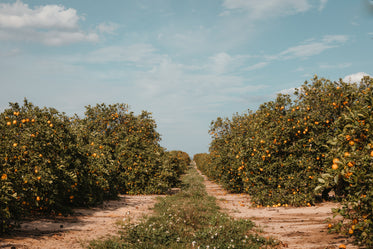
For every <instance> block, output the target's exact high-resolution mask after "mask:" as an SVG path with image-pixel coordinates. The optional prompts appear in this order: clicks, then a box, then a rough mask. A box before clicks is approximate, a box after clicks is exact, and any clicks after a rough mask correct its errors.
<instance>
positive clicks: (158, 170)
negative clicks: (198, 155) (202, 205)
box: [0, 100, 190, 232]
mask: <svg viewBox="0 0 373 249" xmlns="http://www.w3.org/2000/svg"><path fill="white" fill-rule="evenodd" d="M85 114H86V115H85V117H84V118H79V117H77V116H75V117H73V118H68V117H67V116H66V115H65V114H63V113H59V112H58V111H57V110H55V109H53V108H39V107H36V106H34V105H32V104H31V103H29V102H28V101H27V100H25V102H24V105H23V106H20V105H19V104H17V103H14V104H13V103H11V104H10V108H9V109H6V110H5V111H4V112H3V113H1V114H0V137H1V140H0V165H1V167H0V176H1V179H0V183H1V185H0V219H1V222H0V229H1V230H0V232H5V231H7V230H8V229H9V226H11V224H12V221H16V220H17V219H20V218H23V217H24V216H28V215H30V214H40V213H44V214H59V213H61V214H64V213H67V212H70V208H71V207H73V206H89V205H95V204H97V203H101V202H102V201H103V200H104V199H107V198H115V197H116V196H117V194H118V193H129V194H142V193H163V192H165V191H167V190H168V189H169V188H171V187H174V186H175V185H176V184H178V183H179V176H180V174H182V173H183V172H184V170H185V169H186V166H187V164H189V162H190V159H189V156H188V155H187V154H186V153H184V152H181V151H177V152H166V151H165V149H164V148H162V147H161V146H160V144H159V141H160V135H159V133H158V132H157V131H156V124H155V121H154V120H153V119H152V118H151V115H150V113H148V112H145V111H143V112H142V113H141V114H140V115H134V113H133V112H130V113H128V108H127V105H124V104H114V105H108V106H107V105H105V104H100V105H96V106H95V107H92V106H88V107H86V113H85Z"/></svg>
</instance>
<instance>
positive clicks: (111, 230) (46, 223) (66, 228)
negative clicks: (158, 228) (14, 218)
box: [0, 195, 156, 249]
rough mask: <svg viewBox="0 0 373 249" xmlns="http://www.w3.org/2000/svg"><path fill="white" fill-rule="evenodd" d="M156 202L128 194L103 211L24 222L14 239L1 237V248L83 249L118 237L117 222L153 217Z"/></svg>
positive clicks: (80, 210)
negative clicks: (94, 240) (91, 243)
mask: <svg viewBox="0 0 373 249" xmlns="http://www.w3.org/2000/svg"><path fill="white" fill-rule="evenodd" d="M155 202H156V196H155V195H139V196H127V195H125V196H120V199H119V200H117V201H108V202H105V203H104V204H103V205H102V207H100V208H91V209H76V210H75V215H74V216H71V217H60V218H56V219H41V220H35V221H30V222H25V223H23V224H22V226H21V228H20V229H19V230H18V231H15V232H14V233H12V235H11V236H8V237H5V238H4V237H3V238H0V248H1V249H4V248H9V249H20V248H22V249H25V248H29V249H36V248H40V249H41V248H48V249H67V248H69V249H77V248H84V246H86V245H87V244H88V242H89V241H90V240H93V239H99V238H105V237H109V236H113V235H117V232H118V228H117V226H116V222H117V221H118V220H122V221H123V220H124V221H129V222H135V221H137V220H139V219H140V218H141V217H142V216H143V215H145V214H150V213H151V210H150V209H151V208H152V207H153V206H154V204H155Z"/></svg>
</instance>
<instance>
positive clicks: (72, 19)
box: [0, 0, 81, 29]
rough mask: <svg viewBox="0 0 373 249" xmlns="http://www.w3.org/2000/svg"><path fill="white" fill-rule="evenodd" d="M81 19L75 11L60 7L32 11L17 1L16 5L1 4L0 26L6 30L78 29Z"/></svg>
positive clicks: (51, 6) (49, 6)
mask: <svg viewBox="0 0 373 249" xmlns="http://www.w3.org/2000/svg"><path fill="white" fill-rule="evenodd" d="M79 19H81V18H80V17H79V16H77V14H76V10H75V9H71V8H70V9H66V8H65V7H63V6H59V5H45V6H39V7H36V8H35V9H30V8H29V6H28V5H27V4H24V3H22V2H21V1H19V0H17V1H16V2H15V3H14V4H6V3H3V4H0V26H1V27H4V28H12V29H19V28H58V29H76V28H77V27H78V21H79Z"/></svg>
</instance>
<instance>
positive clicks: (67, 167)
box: [0, 100, 84, 231]
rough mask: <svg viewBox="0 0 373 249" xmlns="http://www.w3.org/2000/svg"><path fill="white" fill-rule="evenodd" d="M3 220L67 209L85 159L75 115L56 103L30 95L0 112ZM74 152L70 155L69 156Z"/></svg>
mask: <svg viewBox="0 0 373 249" xmlns="http://www.w3.org/2000/svg"><path fill="white" fill-rule="evenodd" d="M0 136H1V141H0V148H1V149H0V165H1V167H0V175H1V197H0V198H1V220H2V223H3V224H2V226H3V227H2V230H3V231H5V230H6V229H7V226H9V221H10V220H11V219H14V218H17V217H19V216H21V215H20V214H22V215H23V214H24V215H28V214H30V213H31V214H32V213H35V212H46V213H53V212H65V211H66V205H68V203H69V202H70V200H71V198H72V197H71V194H70V193H69V192H68V191H66V190H67V189H69V188H70V187H71V186H75V183H76V178H77V171H76V168H77V167H79V165H80V164H81V163H82V162H84V157H82V156H81V155H80V154H79V152H78V151H77V149H76V139H75V137H74V135H73V134H72V133H71V130H70V122H69V119H68V118H67V117H66V116H65V115H64V114H61V113H59V112H58V111H57V110H55V109H53V108H49V109H47V108H42V109H41V108H38V107H35V106H33V105H32V104H31V103H29V102H28V101H27V100H25V102H24V105H23V106H19V105H18V104H17V103H11V104H10V108H9V109H6V110H5V111H4V112H3V113H1V114H0ZM67 155H68V156H67Z"/></svg>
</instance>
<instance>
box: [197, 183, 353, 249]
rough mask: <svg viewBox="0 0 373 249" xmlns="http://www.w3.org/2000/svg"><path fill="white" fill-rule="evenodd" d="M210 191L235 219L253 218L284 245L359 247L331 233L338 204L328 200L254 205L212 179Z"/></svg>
mask: <svg viewBox="0 0 373 249" xmlns="http://www.w3.org/2000/svg"><path fill="white" fill-rule="evenodd" d="M203 177H204V179H205V185H206V190H207V192H208V193H209V194H210V195H212V196H215V197H216V198H217V200H218V203H219V206H220V207H221V208H222V209H223V210H224V211H225V212H227V213H228V214H229V215H231V216H232V217H235V218H244V219H251V220H252V221H254V222H255V224H256V225H257V226H259V227H260V230H262V231H263V233H262V235H263V236H265V237H267V236H272V237H274V238H276V239H278V240H280V241H282V243H283V245H284V247H285V248H297V249H298V248H302V249H305V248H307V249H325V248H328V249H331V248H333V249H334V248H338V247H339V245H341V244H344V245H346V246H347V248H348V249H357V248H358V247H357V246H354V245H353V244H352V240H351V239H347V238H345V237H342V236H338V235H335V234H329V233H328V232H327V230H328V223H326V222H325V220H326V219H327V218H328V217H330V218H332V217H333V213H332V211H331V209H332V208H336V207H337V206H338V204H337V203H331V202H326V203H322V204H318V205H316V206H312V207H279V208H253V207H251V205H250V197H249V196H248V195H246V194H230V193H228V192H227V191H225V190H224V189H222V188H221V187H220V186H219V185H218V184H216V183H214V182H212V181H209V180H208V179H207V177H205V176H203Z"/></svg>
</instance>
